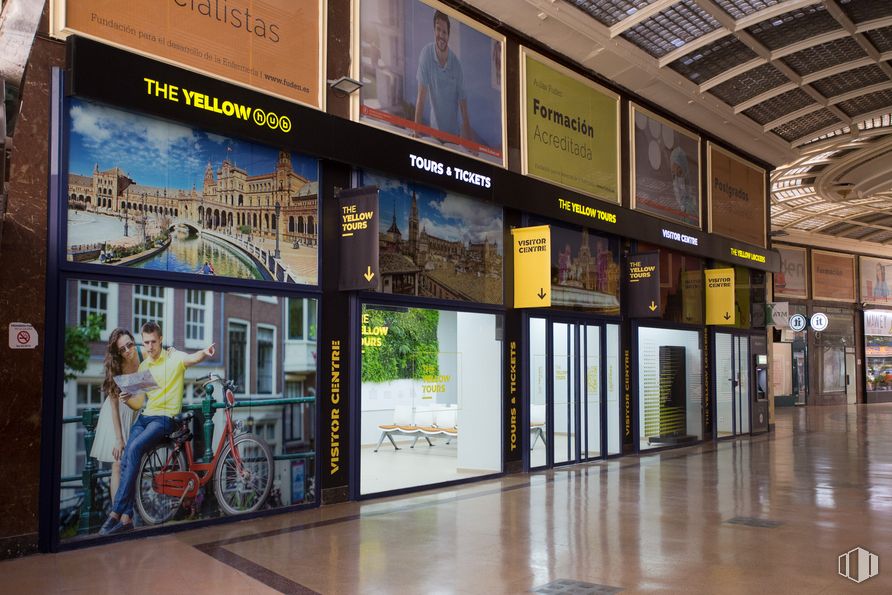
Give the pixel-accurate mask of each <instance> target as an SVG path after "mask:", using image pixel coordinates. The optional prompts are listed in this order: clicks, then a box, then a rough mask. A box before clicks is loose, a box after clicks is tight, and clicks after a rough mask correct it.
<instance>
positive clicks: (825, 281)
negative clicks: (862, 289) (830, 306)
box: [811, 250, 855, 302]
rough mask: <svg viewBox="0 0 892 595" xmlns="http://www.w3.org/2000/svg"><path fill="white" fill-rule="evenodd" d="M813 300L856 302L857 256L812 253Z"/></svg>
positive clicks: (821, 251) (822, 252) (837, 253)
mask: <svg viewBox="0 0 892 595" xmlns="http://www.w3.org/2000/svg"><path fill="white" fill-rule="evenodd" d="M811 279H812V298H813V299H816V300H830V301H835V302H854V301H855V256H854V255H853V254H841V253H839V252H824V251H823V250H812V251H811Z"/></svg>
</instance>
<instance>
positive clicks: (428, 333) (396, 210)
mask: <svg viewBox="0 0 892 595" xmlns="http://www.w3.org/2000/svg"><path fill="white" fill-rule="evenodd" d="M341 4H342V3H338V2H328V3H325V2H320V3H319V5H318V7H319V13H318V14H309V15H308V14H302V15H300V17H301V18H302V19H305V20H306V22H305V23H304V26H305V28H309V30H318V31H319V36H318V39H316V40H315V41H314V44H313V45H315V46H316V47H317V49H318V50H319V53H318V54H313V56H312V57H311V58H309V59H308V61H306V64H303V65H302V66H301V68H303V69H304V70H305V71H306V72H304V74H305V75H306V76H304V77H303V78H301V79H300V80H297V79H294V80H291V79H288V80H290V81H291V82H292V83H293V84H292V85H288V84H284V83H281V77H279V74H281V73H279V74H277V71H276V68H282V65H281V64H278V63H277V62H276V60H275V53H274V54H273V56H272V58H270V57H269V56H265V57H264V58H263V59H271V60H272V62H271V63H269V64H268V65H267V66H265V68H269V69H270V70H269V71H263V72H264V73H265V75H264V76H260V74H259V73H254V72H250V70H251V69H250V68H249V69H248V71H242V69H239V68H235V67H231V66H230V67H228V68H229V70H238V71H241V72H242V75H240V76H234V75H232V73H231V72H228V71H226V66H225V63H226V62H229V63H231V64H237V63H239V62H237V61H233V60H234V58H227V57H226V55H225V51H224V50H223V49H220V53H219V54H214V52H213V51H210V50H209V52H208V53H210V54H211V58H207V57H206V56H204V54H191V53H190V55H191V56H192V57H191V58H190V59H189V60H185V59H182V57H180V58H179V59H178V58H177V55H176V54H172V55H167V54H164V53H162V52H153V51H152V46H150V45H146V44H147V43H148V42H144V41H143V40H142V39H140V41H138V42H133V41H132V40H131V41H128V40H127V39H126V38H117V37H114V36H112V37H113V38H109V37H108V36H107V35H104V34H103V33H102V31H101V30H92V29H89V27H88V25H86V24H78V21H77V18H78V14H77V13H76V12H72V13H70V14H69V15H68V18H69V21H68V24H67V28H65V27H63V31H62V32H64V33H67V34H69V36H68V37H67V40H66V42H65V43H66V49H67V59H66V63H65V70H64V71H62V70H58V71H56V72H55V73H54V75H53V77H52V88H53V98H52V99H53V101H52V110H51V122H50V128H49V130H48V131H47V133H48V135H49V136H50V138H51V139H52V143H51V164H52V171H53V172H54V175H53V176H52V178H51V180H50V194H49V204H50V220H49V235H50V257H49V259H48V261H49V264H48V276H47V291H48V294H49V295H50V296H51V297H52V298H54V299H52V300H51V301H50V302H49V303H55V304H58V306H57V307H56V308H55V309H52V308H51V309H50V310H49V311H47V313H46V314H47V336H48V338H50V339H51V340H50V341H48V343H50V344H55V345H58V348H51V349H48V351H47V354H46V372H45V377H46V379H47V382H46V386H45V387H44V408H43V414H42V415H43V417H42V424H43V435H44V446H43V451H42V465H41V478H42V484H41V532H40V538H41V546H42V547H43V548H44V549H46V550H54V549H58V548H64V547H69V546H71V545H72V544H76V543H80V542H83V541H85V540H93V539H100V538H99V537H97V536H96V533H97V531H98V529H99V526H100V524H101V522H102V520H103V518H104V515H105V513H106V512H107V511H108V509H109V506H110V504H111V502H112V501H113V500H114V498H113V495H112V492H113V491H114V490H113V489H112V479H113V477H114V476H115V474H116V473H117V471H115V470H114V468H113V465H112V462H111V461H107V462H103V461H102V460H100V459H99V458H97V457H91V456H90V454H91V451H92V447H93V443H94V441H95V440H96V437H97V435H99V436H100V437H103V433H104V432H107V431H108V425H107V423H106V426H105V427H104V428H103V420H104V419H105V420H106V421H107V420H108V419H109V414H108V413H106V414H105V417H103V414H102V409H103V407H106V399H105V392H104V391H107V385H105V384H104V382H105V380H106V377H107V375H108V372H107V370H108V368H109V366H108V357H107V354H108V353H112V352H113V351H114V350H115V348H116V347H115V346H113V345H112V343H114V342H115V340H116V339H117V338H119V337H120V334H118V335H115V331H116V329H126V330H129V331H130V333H131V335H132V338H133V342H134V343H135V344H136V345H142V344H143V343H144V341H143V337H141V334H142V333H140V332H139V331H140V330H142V329H144V328H146V327H145V326H144V325H145V324H146V323H147V322H157V324H158V325H159V327H160V331H159V332H160V333H162V334H163V337H164V339H165V341H164V345H165V348H167V347H168V346H170V347H173V348H174V350H175V351H171V352H170V353H172V354H187V355H189V354H193V353H196V352H202V351H203V352H204V353H205V355H203V356H201V357H198V358H197V359H199V360H200V361H197V362H195V363H194V365H192V363H190V364H189V365H188V366H186V368H185V372H184V374H183V379H182V382H183V386H184V397H183V402H182V405H181V406H180V407H179V408H180V409H182V410H183V411H191V412H193V413H194V414H195V418H193V420H192V421H191V422H189V423H191V426H190V428H191V430H192V433H193V434H194V435H193V436H192V437H191V438H190V439H188V440H187V441H188V442H189V444H190V446H189V448H188V449H186V448H185V447H183V449H184V453H183V456H184V459H185V460H183V461H181V462H178V463H176V465H178V466H177V467H176V468H175V469H169V468H168V467H166V466H165V465H169V461H170V460H172V459H176V457H177V456H178V455H176V454H174V455H172V458H171V455H170V451H169V450H167V451H160V452H159V454H158V455H157V456H158V459H159V461H161V460H163V462H159V463H157V464H156V465H157V469H155V468H152V467H151V465H150V464H148V466H147V467H146V468H145V469H146V471H145V477H144V478H143V479H142V480H141V482H142V483H141V484H139V486H138V489H137V492H138V497H137V500H138V504H137V509H138V512H139V516H140V519H141V520H140V521H137V526H138V528H139V529H140V533H142V534H148V533H152V532H155V531H164V530H169V529H170V528H172V527H177V528H180V527H184V526H194V524H195V523H208V522H217V521H218V520H219V519H224V518H227V517H234V516H236V515H256V514H264V513H266V512H273V511H282V510H291V509H296V508H301V507H308V506H316V505H319V504H328V503H333V502H339V501H344V500H347V499H361V498H368V497H378V496H381V495H382V494H392V493H398V492H403V491H411V490H417V489H422V488H427V487H430V486H442V485H449V484H451V483H458V482H467V481H475V480H479V479H480V478H484V477H492V476H496V475H500V474H503V473H514V472H528V471H532V470H537V469H546V468H552V467H555V466H559V465H566V464H576V463H582V462H586V461H594V460H599V459H604V458H607V457H614V456H622V455H631V454H637V453H644V452H650V451H653V450H657V449H663V448H672V447H677V446H683V445H689V444H693V443H697V442H701V441H707V440H713V439H720V438H726V437H736V436H741V435H747V434H750V433H752V432H756V431H762V430H764V429H765V428H764V427H763V425H758V424H753V423H751V420H752V419H753V416H754V415H755V414H756V408H757V405H756V404H755V401H756V400H757V399H756V396H757V395H758V394H760V388H759V379H758V375H757V373H756V372H755V370H754V362H755V361H756V358H757V356H760V355H761V356H766V357H767V350H766V348H765V333H766V331H765V321H764V317H760V314H758V313H761V312H762V310H763V306H764V304H765V302H766V296H765V282H764V279H765V274H766V273H767V272H771V271H773V270H776V269H777V268H778V266H779V264H780V258H779V256H778V254H777V253H776V252H774V251H773V250H772V249H771V248H770V246H769V243H768V234H767V229H768V213H767V176H766V173H767V168H766V167H765V166H764V165H760V164H758V163H755V162H754V161H753V160H752V159H751V158H748V157H747V156H745V155H740V154H738V153H737V152H735V151H734V149H733V147H728V146H726V145H724V144H723V143H722V142H721V139H716V138H714V137H711V136H709V135H707V134H705V133H703V132H701V131H697V130H696V129H693V128H692V127H690V126H687V125H685V123H683V122H679V121H678V120H677V119H674V118H673V117H672V115H671V114H665V113H662V112H661V111H660V110H659V109H658V108H657V107H655V106H651V105H648V104H645V103H644V102H641V101H640V100H639V99H638V98H635V97H629V96H627V95H624V94H623V93H621V92H619V91H617V90H614V89H613V88H611V87H610V85H609V82H608V81H594V80H590V79H589V78H587V77H585V76H583V75H581V74H580V73H579V72H578V71H576V70H574V69H573V68H572V67H571V66H569V65H568V64H566V61H560V58H559V57H554V56H552V57H546V56H545V55H544V52H546V49H544V48H532V47H525V46H523V45H521V40H519V39H517V38H514V37H512V34H511V32H510V31H507V32H506V31H503V30H501V29H499V27H498V24H497V23H481V22H477V21H475V20H474V19H473V18H472V17H471V16H469V15H468V14H465V13H463V12H461V11H460V10H458V9H456V8H455V7H454V6H452V5H451V4H440V3H436V2H421V1H419V0H404V1H402V2H396V3H394V6H393V7H391V8H393V10H386V11H385V10H381V6H379V5H380V4H381V3H379V2H374V1H372V0H363V1H362V2H359V3H357V4H358V6H357V10H356V13H357V14H356V15H354V16H356V19H354V20H352V21H351V19H350V14H349V11H341V10H340V9H341V8H344V7H343V6H341ZM334 8H337V10H334ZM325 14H327V18H328V20H327V21H326V20H325V19H323V18H322V16H321V15H325ZM125 16H126V15H120V18H122V19H123V18H124V17H125ZM187 16H189V18H192V17H194V16H195V15H187ZM255 18H259V17H255ZM351 22H354V23H355V27H353V28H352V29H351V27H350V23H351ZM444 23H448V24H444ZM272 24H276V25H278V26H277V27H276V29H275V30H274V29H273V27H272ZM432 25H433V27H437V26H440V27H448V29H449V32H450V33H449V35H451V36H452V38H453V39H460V45H457V47H456V50H457V52H458V53H459V54H460V55H461V57H462V58H463V60H462V67H463V68H464V71H463V75H462V76H463V84H464V90H463V91H462V93H463V94H464V100H459V101H458V103H457V106H458V107H457V108H455V106H452V107H444V106H443V105H437V101H436V100H433V99H432V98H431V97H430V96H429V95H430V94H431V93H433V91H432V89H433V87H432V86H431V85H433V84H434V83H431V82H429V81H430V79H429V78H428V77H429V76H432V75H429V73H427V71H426V66H425V62H424V60H425V59H426V58H425V57H424V55H425V51H426V48H427V46H426V44H427V43H428V41H429V39H428V38H430V35H431V34H430V31H429V29H430V28H431V26H432ZM258 26H259V25H258ZM259 30H260V29H257V28H255V30H254V35H255V36H259V37H261V39H260V40H259V41H257V43H258V44H261V45H260V46H259V47H264V46H263V45H262V44H263V43H272V44H276V43H279V42H278V41H276V42H271V41H270V40H271V36H272V34H273V32H274V31H275V35H276V36H277V37H279V38H282V39H284V38H285V37H286V35H288V36H289V37H290V35H293V34H295V33H296V32H295V31H293V30H286V29H285V28H284V27H283V26H282V24H281V23H278V22H276V23H272V22H271V21H268V22H267V23H266V26H265V27H264V28H263V31H264V32H265V37H263V36H260V34H259V33H258V31H259ZM326 31H328V32H329V35H326ZM331 31H339V32H341V33H343V32H344V31H347V32H349V35H348V36H347V38H348V39H351V40H352V41H351V42H350V43H345V42H344V41H343V37H339V38H338V40H337V41H331V35H330V32H331ZM85 35H89V36H93V37H99V38H104V40H105V42H114V43H115V44H117V45H119V46H125V47H112V46H111V45H108V44H107V43H103V42H101V41H97V40H94V39H89V38H88V37H86V36H85ZM326 39H328V40H329V41H328V42H326ZM289 42H290V41H289ZM156 43H158V42H157V40H156ZM162 43H163V42H162ZM326 44H327V45H326ZM166 45H167V49H165V51H170V49H169V48H170V47H173V46H171V45H170V44H166ZM347 46H351V47H352V48H353V49H354V50H355V51H356V52H358V55H359V57H361V58H362V59H361V60H357V61H356V65H355V66H354V67H353V70H352V71H349V70H345V64H346V63H347V60H346V58H345V57H346V56H348V55H349V49H350V48H349V47H347ZM322 48H327V52H322V51H321V49H322ZM394 48H403V50H402V54H401V55H400V56H397V55H392V52H394V51H395V50H394ZM273 49H276V50H277V51H278V48H275V46H273ZM226 51H228V50H226ZM137 52H138V53H137ZM540 52H543V53H540ZM322 54H325V60H326V62H325V64H323V56H322ZM481 56H482V57H484V58H485V60H484V59H480V57H481ZM366 58H368V59H366ZM208 60H210V64H208V63H206V62H207V61H208ZM260 60H261V58H260V56H258V61H260ZM171 61H173V62H175V63H176V64H170V63H168V62H171ZM258 63H259V62H258ZM97 64H102V65H103V68H102V69H101V70H100V69H98V68H97V67H96V65H97ZM258 68H259V67H258ZM344 74H349V75H352V76H353V77H354V78H356V79H357V80H360V81H361V82H362V83H363V88H362V90H361V91H359V92H358V93H357V94H355V95H353V96H352V97H347V96H343V95H342V94H339V93H336V92H334V91H327V92H326V91H325V90H324V89H325V84H324V81H326V80H329V79H336V78H338V76H341V75H344ZM336 75H337V76H336ZM276 77H279V79H277V78H276ZM221 79H225V80H221ZM258 79H263V80H266V81H267V82H266V83H263V84H261V83H258V82H257V80H258ZM275 80H279V81H280V82H279V83H278V86H276V85H277V83H275ZM109 81H114V85H110V84H109ZM271 81H272V82H271ZM556 91H560V92H556ZM410 100H411V101H410ZM409 105H411V106H412V109H411V110H410V109H409V107H407V106H409ZM411 111H415V112H418V113H410V112H411ZM468 114H470V116H469V115H468ZM542 226H547V227H544V228H545V229H546V231H545V232H544V235H543V236H542V240H541V243H538V244H536V245H537V246H541V247H543V251H544V250H545V247H546V246H547V258H548V263H547V266H546V269H545V273H544V275H543V276H541V277H535V278H533V281H532V282H534V283H538V285H537V287H538V289H539V291H538V294H537V295H538V299H539V300H541V301H542V305H541V306H540V305H539V304H535V303H534V304H533V306H534V307H530V305H528V304H526V303H525V302H523V301H522V299H521V297H522V296H521V295H520V290H519V289H518V286H517V283H516V281H517V279H518V278H519V277H526V276H529V275H532V273H530V272H529V271H530V270H531V269H526V268H525V262H526V261H524V260H523V259H524V258H525V256H523V255H524V254H528V252H523V251H521V252H518V251H517V248H516V246H517V243H516V242H517V240H516V237H515V235H514V233H513V232H514V231H516V230H518V229H523V228H533V227H542ZM534 300H535V298H534ZM841 340H842V339H841ZM123 342H124V343H127V342H128V341H127V340H126V339H125V340H124V341H123ZM115 345H117V343H115ZM211 345H213V346H214V348H213V349H210V346H211ZM169 356H170V355H169ZM109 357H110V356H109ZM172 357H181V356H180V355H173V356H172ZM190 362H191V360H190ZM828 373H829V372H828ZM209 374H215V375H217V376H220V377H223V378H225V379H228V380H230V381H232V382H233V383H234V384H235V386H234V387H231V389H232V392H233V396H234V397H235V406H233V407H231V408H227V407H225V406H224V399H223V398H222V396H223V395H225V390H224V389H223V387H222V386H221V385H220V384H219V383H218V384H216V385H213V389H212V390H208V388H207V381H206V380H204V378H205V377H206V376H207V375H209ZM150 390H153V389H150ZM764 392H765V391H762V394H764ZM62 394H64V395H65V396H64V397H60V396H59V395H62ZM764 421H765V425H767V419H766V420H764ZM757 426H758V427H757ZM230 428H231V430H232V432H233V435H234V436H244V435H250V436H257V437H259V441H258V444H259V446H257V445H255V446H253V447H252V448H253V449H254V450H252V451H251V453H252V455H251V456H250V457H249V459H250V461H251V462H252V464H254V463H256V465H257V468H256V469H255V468H253V467H252V468H251V474H252V476H256V477H260V478H261V479H260V480H259V481H257V482H255V483H257V485H258V486H259V487H257V489H256V490H254V492H252V495H251V496H250V498H242V497H241V496H242V495H243V491H244V485H241V486H236V485H235V483H237V482H235V481H234V480H232V481H230V483H229V484H227V481H226V479H225V476H226V467H225V464H223V463H220V466H219V467H216V465H213V464H212V462H213V463H216V461H217V460H218V458H219V460H222V461H225V460H226V452H225V449H226V445H227V443H228V442H227V441H228V440H229V438H228V434H227V432H228V431H229V430H230ZM221 437H222V439H221ZM103 439H104V438H103ZM218 445H219V446H218ZM264 446H265V447H266V448H264ZM231 449H232V448H231ZM218 450H219V451H220V452H217V451H218ZM266 450H268V451H269V464H268V465H266V466H264V464H263V459H264V458H265V457H266V455H265V451H266ZM187 455H188V456H187ZM258 461H259V463H258ZM202 465H203V466H202ZM212 467H213V468H214V470H215V472H216V475H215V474H211V473H208V470H209V469H211V468H212ZM153 469H154V471H158V469H163V472H164V473H167V472H168V471H176V472H181V473H182V475H178V476H176V477H177V478H179V479H180V480H182V481H184V482H188V481H190V480H195V481H199V482H201V486H200V488H196V487H194V486H192V487H188V488H187V489H184V488H182V486H181V487H180V488H179V491H177V490H176V489H173V488H170V489H169V490H167V492H165V490H164V489H161V488H159V487H158V486H159V485H160V484H159V481H160V480H158V479H157V475H156V476H153V475H152V472H153ZM193 472H194V475H189V474H188V473H193ZM153 477H154V478H155V479H153ZM161 477H162V479H165V478H168V477H173V476H172V475H171V476H167V475H161ZM215 477H216V478H215ZM239 490H242V491H239ZM233 493H235V494H236V495H237V496H238V498H236V497H233V496H232V494H233ZM162 496H164V498H162ZM140 499H141V500H140ZM230 501H231V502H233V503H235V504H233V505H228V504H229V503H230ZM152 507H155V508H152ZM147 510H148V511H147ZM153 510H155V511H157V512H158V514H157V515H155V514H153V513H152V511H153ZM165 512H169V515H165V514H162V513H165ZM59 519H62V520H61V521H59Z"/></svg>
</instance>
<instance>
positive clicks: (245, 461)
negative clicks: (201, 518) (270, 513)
mask: <svg viewBox="0 0 892 595" xmlns="http://www.w3.org/2000/svg"><path fill="white" fill-rule="evenodd" d="M232 447H233V445H232V444H229V443H227V444H226V446H225V447H224V448H223V452H222V453H221V455H220V460H219V461H218V462H217V468H216V470H215V471H214V493H215V494H216V495H217V503H218V504H219V505H220V508H221V509H222V510H223V512H225V513H226V514H241V513H245V512H254V511H255V510H257V509H259V508H260V507H261V506H263V503H264V502H266V499H267V497H268V496H269V492H270V488H272V485H273V453H272V451H270V449H269V445H268V444H267V443H266V442H264V441H263V439H262V438H258V437H257V436H255V435H253V434H242V435H241V436H238V437H237V438H236V439H235V450H233V448H232Z"/></svg>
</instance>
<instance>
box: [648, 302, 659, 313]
mask: <svg viewBox="0 0 892 595" xmlns="http://www.w3.org/2000/svg"><path fill="white" fill-rule="evenodd" d="M657 308H658V306H657V304H656V303H655V302H654V301H653V300H650V306H648V307H647V309H648V310H650V311H651V312H653V311H654V310H656V309H657Z"/></svg>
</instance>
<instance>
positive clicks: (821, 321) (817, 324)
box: [808, 312, 830, 333]
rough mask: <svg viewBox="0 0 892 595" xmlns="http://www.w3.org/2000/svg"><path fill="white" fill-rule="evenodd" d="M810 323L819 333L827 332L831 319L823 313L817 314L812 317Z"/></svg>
mask: <svg viewBox="0 0 892 595" xmlns="http://www.w3.org/2000/svg"><path fill="white" fill-rule="evenodd" d="M808 322H809V324H810V325H811V327H812V328H813V329H814V330H816V331H818V332H819V333H820V332H821V331H825V330H827V327H828V326H829V325H830V319H829V318H828V317H827V315H826V314H824V313H823V312H815V313H814V314H812V315H811V319H810V320H809V321H808Z"/></svg>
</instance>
